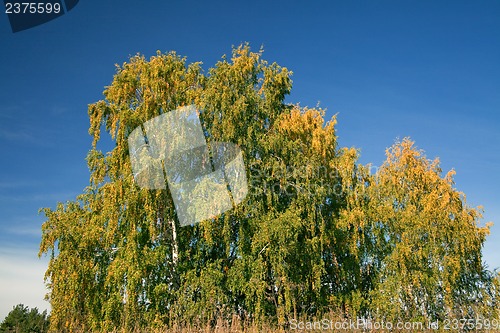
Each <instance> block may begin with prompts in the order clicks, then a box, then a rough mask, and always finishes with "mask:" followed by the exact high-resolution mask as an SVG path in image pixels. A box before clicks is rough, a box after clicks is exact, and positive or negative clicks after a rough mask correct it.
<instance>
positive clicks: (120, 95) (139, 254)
mask: <svg viewBox="0 0 500 333" xmlns="http://www.w3.org/2000/svg"><path fill="white" fill-rule="evenodd" d="M291 87H292V81H291V72H290V71H288V70H287V69H286V68H284V67H280V66H279V65H277V64H276V63H273V64H269V63H268V62H266V61H265V60H263V59H262V52H252V51H251V50H250V48H249V47H248V45H243V46H240V47H238V48H235V49H234V50H233V53H232V56H231V57H230V59H228V58H226V57H223V58H222V60H220V61H219V62H218V63H217V64H216V65H215V66H214V67H213V68H211V69H209V70H208V72H206V73H204V72H203V70H202V68H201V64H200V63H191V64H187V63H186V59H185V58H182V57H180V56H178V55H177V54H176V53H174V52H171V53H168V54H162V53H158V54H157V55H156V56H153V57H151V58H150V59H149V60H147V59H145V58H144V57H143V56H140V55H137V56H134V57H132V58H131V59H130V61H129V62H127V63H124V64H123V65H122V66H119V67H118V68H117V73H116V75H115V76H114V79H113V82H112V83H111V85H110V86H108V87H107V88H106V89H105V91H104V100H101V101H98V102H96V103H94V104H91V105H89V109H88V112H89V117H90V130H89V132H90V134H91V136H92V137H93V146H92V149H91V150H90V152H89V154H88V156H87V163H88V166H89V169H90V173H91V176H90V183H89V186H88V187H87V188H86V189H85V190H84V192H83V193H82V194H81V195H79V196H78V197H77V199H76V200H75V201H70V202H66V203H58V204H57V207H56V208H55V209H50V208H44V209H43V212H44V213H45V215H46V217H47V220H46V222H45V223H44V224H43V228H42V229H43V231H42V232H43V234H42V241H41V245H40V255H42V254H45V253H48V254H49V255H50V262H49V265H48V269H47V272H46V279H47V282H48V284H49V287H50V293H49V300H50V304H51V306H52V312H51V319H50V325H51V329H52V330H53V331H55V332H71V331H75V330H77V329H84V330H89V331H90V330H106V331H109V330H112V329H114V328H124V329H126V330H127V329H132V328H136V327H156V326H157V327H160V326H162V325H167V326H171V325H173V324H176V323H200V324H207V323H208V324H210V323H215V322H216V321H217V320H218V319H220V318H223V319H227V320H230V319H231V318H233V316H234V315H236V316H239V317H240V318H243V319H245V320H252V321H268V322H272V323H275V324H277V325H281V326H285V327H286V325H287V323H288V322H289V320H290V319H293V318H299V317H313V316H321V315H322V314H324V313H326V312H329V311H332V310H335V311H339V312H341V313H342V315H343V316H345V317H352V318H356V317H358V316H360V317H367V318H368V317H369V318H379V319H385V320H394V321H395V320H429V321H431V320H437V319H444V318H469V317H471V318H477V317H481V318H489V319H493V318H497V319H498V318H499V303H498V302H499V294H498V293H499V280H498V275H497V274H496V273H493V272H491V271H489V270H487V268H486V267H485V265H484V264H483V261H482V254H481V248H482V246H483V244H484V241H485V237H486V236H487V235H488V233H489V225H481V224H480V220H481V210H480V209H479V208H473V207H469V206H468V205H467V203H466V199H465V195H464V194H462V193H460V192H459V191H457V190H456V189H455V188H454V183H453V172H448V173H446V174H443V173H442V170H441V169H440V167H439V162H438V160H429V159H427V158H426V156H425V155H424V154H423V152H422V151H421V150H419V149H417V148H416V147H415V144H414V143H413V142H412V141H411V140H410V139H404V140H402V141H401V142H397V143H395V144H394V145H393V146H392V147H391V148H389V149H388V150H387V152H386V155H387V159H386V161H385V162H384V163H383V165H382V166H381V167H380V168H379V169H378V170H377V171H376V172H374V173H372V172H370V168H369V166H368V165H362V164H360V163H359V162H358V157H359V151H358V150H356V149H354V148H345V147H340V146H339V144H338V142H337V135H336V119H335V117H334V118H332V119H331V120H330V121H328V122H326V123H325V120H324V116H325V111H324V110H322V109H319V108H303V107H300V106H298V105H291V104H287V103H285V97H286V96H287V95H288V94H289V93H290V91H291ZM192 104H194V105H195V106H196V107H197V108H198V109H199V110H202V111H201V112H200V115H199V116H200V119H201V122H202V125H203V129H204V132H205V134H206V139H207V142H208V143H209V144H210V142H214V141H221V142H232V143H235V144H237V145H239V147H240V148H241V149H242V151H243V152H244V159H245V164H246V168H247V170H246V171H247V177H248V183H249V193H248V195H247V198H246V199H245V201H244V202H243V203H242V204H240V205H238V206H237V207H236V208H235V209H233V210H230V211H227V212H225V213H224V214H222V215H220V216H217V217H214V218H213V219H211V220H207V221H203V222H201V223H199V224H195V225H192V226H187V227H182V228H181V227H180V226H179V222H178V220H177V216H176V213H175V209H174V204H173V201H172V198H171V195H170V192H169V190H168V186H167V190H147V189H141V188H139V187H138V186H137V184H136V183H135V182H134V178H133V174H132V170H131V165H130V159H129V152H128V142H127V138H128V135H129V134H130V133H131V131H132V130H134V129H135V128H137V127H138V126H140V125H141V124H143V123H144V122H145V121H147V120H149V119H152V118H154V117H156V116H158V115H160V114H162V113H164V112H168V111H170V110H175V109H177V108H178V107H180V106H186V105H192ZM369 121H373V119H367V122H369ZM103 130H105V131H106V132H107V133H109V135H110V136H111V138H112V139H113V141H114V143H115V146H114V148H113V149H112V150H111V151H110V152H102V151H101V150H100V149H99V145H98V144H99V141H100V138H101V131H103Z"/></svg>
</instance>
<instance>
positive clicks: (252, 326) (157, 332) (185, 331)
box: [102, 313, 450, 333]
mask: <svg viewBox="0 0 500 333" xmlns="http://www.w3.org/2000/svg"><path fill="white" fill-rule="evenodd" d="M298 322H301V323H302V324H303V325H306V323H309V325H314V323H316V327H315V328H314V327H311V326H309V327H305V326H304V327H303V328H302V329H300V328H299V327H297V326H298V325H295V328H293V327H292V325H290V324H291V323H289V325H287V327H286V328H285V327H283V326H279V325H273V324H267V323H260V324H259V323H246V322H241V321H240V320H239V319H238V318H237V317H235V318H233V320H232V321H223V320H219V321H218V322H217V324H216V325H214V326H212V327H210V326H204V327H197V326H192V325H177V326H174V327H171V328H168V329H167V328H164V329H161V328H157V329H151V330H145V329H142V330H135V331H133V332H130V331H128V332H127V331H125V330H117V331H114V332H107V333H271V332H272V333H284V332H297V333H299V332H303V333H306V332H307V333H318V332H323V333H324V332H346V333H347V332H363V333H375V332H376V333H385V332H397V333H399V332H401V333H402V332H405V333H410V332H429V333H430V332H433V333H437V332H450V331H449V330H444V327H439V328H433V329H429V328H427V326H425V327H423V328H419V327H416V326H414V327H413V328H400V329H398V328H397V327H396V324H397V323H393V327H392V329H388V327H385V328H381V327H378V328H374V327H373V326H372V327H371V328H369V327H368V328H367V327H365V328H363V327H362V326H361V325H360V326H358V328H354V329H353V328H352V327H344V328H338V327H337V328H336V327H335V326H334V325H336V324H337V325H340V324H341V323H346V322H349V320H348V319H347V320H346V319H344V318H343V317H341V316H339V315H337V314H334V313H331V314H329V315H326V316H324V317H322V318H313V319H309V320H305V319H298V320H297V321H296V322H295V323H298ZM325 322H327V323H329V324H328V325H329V327H325V326H323V327H318V326H319V325H321V324H320V323H325ZM386 324H387V323H386ZM403 324H404V323H403ZM410 324H411V323H410ZM325 325H326V324H325ZM328 325H326V326H328ZM372 325H374V322H372ZM423 325H427V324H423ZM102 333H104V332H102Z"/></svg>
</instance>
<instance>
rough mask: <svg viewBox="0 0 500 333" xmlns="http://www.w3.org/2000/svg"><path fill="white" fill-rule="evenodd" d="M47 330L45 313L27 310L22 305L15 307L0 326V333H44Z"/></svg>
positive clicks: (34, 309) (47, 323)
mask: <svg viewBox="0 0 500 333" xmlns="http://www.w3.org/2000/svg"><path fill="white" fill-rule="evenodd" d="M48 330H49V316H48V315H47V311H46V310H45V311H43V312H42V313H40V312H38V309H37V308H33V309H28V307H27V306H25V305H24V304H18V305H16V306H15V307H14V308H13V309H12V310H11V311H10V312H9V314H8V315H7V317H5V318H4V320H3V321H2V323H1V324H0V333H45V332H48Z"/></svg>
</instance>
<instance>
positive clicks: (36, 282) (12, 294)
mask: <svg viewBox="0 0 500 333" xmlns="http://www.w3.org/2000/svg"><path fill="white" fill-rule="evenodd" d="M47 265H48V258H44V257H42V258H41V259H39V258H38V257H37V250H36V249H26V248H20V247H16V246H13V247H6V246H2V247H0V295H1V297H0V319H1V320H3V318H5V316H6V315H7V314H8V313H9V312H10V311H11V310H12V307H13V306H15V305H17V304H19V303H22V304H24V305H26V306H28V307H30V308H32V307H37V308H38V309H39V310H40V311H43V310H50V304H49V303H48V302H47V301H45V300H44V297H45V294H46V293H47V292H48V291H47V289H46V287H45V283H44V279H43V276H44V274H45V270H46V269H47Z"/></svg>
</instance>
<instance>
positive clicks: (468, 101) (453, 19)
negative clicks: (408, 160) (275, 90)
mask: <svg viewBox="0 0 500 333" xmlns="http://www.w3.org/2000/svg"><path fill="white" fill-rule="evenodd" d="M0 41H1V52H0V80H1V81H0V82H1V83H0V84H1V85H0V87H1V89H0V146H1V147H2V148H1V152H2V154H1V159H2V161H1V162H2V163H0V319H1V318H3V317H4V316H5V315H6V314H7V313H8V312H9V310H10V309H11V308H12V306H14V305H15V304H17V303H21V302H22V303H24V304H26V305H28V306H30V307H34V306H37V307H39V308H41V309H45V308H48V307H49V305H48V303H47V302H45V301H43V300H42V299H43V295H44V286H43V279H42V277H43V274H44V270H45V267H46V263H47V259H46V258H42V259H41V260H39V259H38V258H37V256H36V253H37V251H38V244H39V240H40V225H41V224H42V222H43V216H41V215H38V213H37V211H38V209H39V208H40V207H54V206H55V204H56V202H57V201H66V200H71V199H74V198H75V196H76V195H77V194H79V193H81V191H82V189H83V188H84V187H85V186H86V185H87V184H88V179H89V172H88V169H87V167H86V164H85V160H84V159H85V156H86V153H87V151H88V150H89V149H90V145H91V138H90V136H89V135H88V132H87V130H88V125H89V122H88V117H87V105H88V104H89V103H93V102H95V101H97V100H99V99H101V98H102V91H103V88H104V87H105V86H106V85H109V84H110V82H111V80H112V77H113V74H114V73H115V64H116V63H119V64H122V63H123V62H124V61H127V59H128V58H129V56H130V55H134V54H136V53H138V52H139V53H142V54H144V55H146V56H147V57H149V56H151V55H153V54H155V52H156V50H160V51H163V52H166V51H170V50H175V51H177V52H178V53H179V54H181V55H183V56H187V57H188V61H203V62H204V68H205V69H208V68H209V67H211V66H213V65H214V64H215V62H216V61H217V60H218V59H220V57H221V56H222V55H223V54H229V53H230V52H231V46H232V45H239V44H240V43H242V42H249V43H250V44H251V46H252V47H253V49H254V50H258V49H259V48H260V47H261V45H263V46H264V50H265V53H264V58H266V59H267V60H269V61H271V62H272V61H276V62H278V63H279V64H280V65H282V66H285V67H288V68H289V69H290V70H292V71H293V72H294V75H293V81H294V87H293V89H292V94H291V95H290V96H289V97H288V101H290V102H293V103H296V102H300V103H301V105H304V106H306V105H307V106H316V105H317V104H318V102H319V103H320V106H322V107H324V108H327V109H328V112H327V115H328V117H330V116H332V115H333V114H336V113H338V126H337V131H338V135H339V141H340V144H341V145H342V146H354V147H357V148H360V149H361V162H362V163H368V162H371V163H373V165H375V166H378V165H380V164H381V163H382V161H383V160H384V151H385V149H386V148H387V147H389V146H391V145H392V144H393V143H394V141H395V140H396V139H397V138H403V137H405V136H410V137H412V138H413V139H414V140H415V141H416V143H417V145H418V146H419V147H420V148H422V149H424V150H425V151H426V153H427V156H428V157H429V158H434V157H440V159H441V162H442V167H443V170H445V171H447V170H449V169H451V168H454V169H455V170H456V171H457V175H456V178H455V179H456V187H457V188H458V189H459V190H461V191H463V192H464V193H465V194H466V195H467V200H468V202H469V203H470V204H471V205H474V206H475V205H483V206H484V208H485V214H484V217H485V219H484V222H486V221H493V222H496V223H497V224H496V225H495V226H494V227H493V228H492V235H491V236H490V237H489V238H488V240H487V242H486V246H485V249H484V259H485V261H486V262H487V263H488V265H489V266H490V267H492V268H493V267H500V256H498V253H499V252H500V206H499V204H498V197H499V195H498V186H499V185H500V176H499V170H500V154H499V153H500V148H499V143H500V131H499V128H500V61H499V60H500V1H497V0H493V1H487V0H484V1H422V0H419V1H410V0H408V1H396V0H394V1H383V0H380V1H356V0H353V1H329V2H326V1H325V2H309V3H308V4H307V5H306V2H304V4H303V5H295V4H293V3H292V2H289V1H283V2H279V1H273V2H271V1H269V2H268V3H266V2H264V1H253V2H247V3H238V2H229V1H228V2H219V1H211V2H207V1H205V2H200V3H196V2H183V1H176V0H174V1H162V2H160V1H151V2H148V5H145V4H144V2H141V1H129V0H120V1H117V0H110V1H85V0H82V1H80V3H79V4H78V6H76V7H75V8H74V9H73V10H72V11H70V12H69V13H67V14H65V15H64V16H62V17H60V18H58V19H55V20H53V21H51V22H48V23H46V24H44V25H41V26H38V27H35V28H33V29H29V30H25V31H22V32H19V33H15V34H14V33H12V32H11V29H10V26H9V22H8V19H7V16H6V15H5V14H4V13H0Z"/></svg>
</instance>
